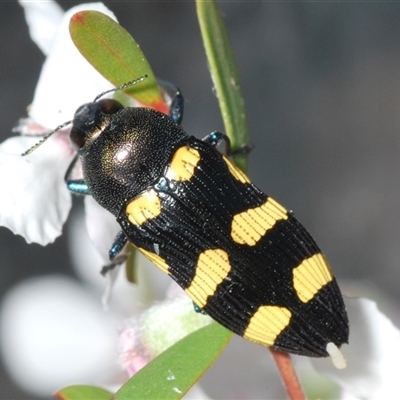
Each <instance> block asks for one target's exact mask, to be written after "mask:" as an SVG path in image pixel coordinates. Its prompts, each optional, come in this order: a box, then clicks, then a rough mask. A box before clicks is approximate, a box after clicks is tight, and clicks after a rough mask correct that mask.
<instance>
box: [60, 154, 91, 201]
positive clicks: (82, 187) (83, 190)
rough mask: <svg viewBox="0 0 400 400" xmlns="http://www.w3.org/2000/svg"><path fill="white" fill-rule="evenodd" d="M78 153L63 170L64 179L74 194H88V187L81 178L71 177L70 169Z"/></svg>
mask: <svg viewBox="0 0 400 400" xmlns="http://www.w3.org/2000/svg"><path fill="white" fill-rule="evenodd" d="M78 159H79V155H78V154H77V155H76V156H75V157H74V159H73V160H72V162H71V164H70V165H69V167H68V169H67V171H66V172H65V176H64V181H65V183H66V184H67V188H68V189H69V190H70V191H71V192H72V193H75V194H90V190H89V187H88V185H87V183H86V182H85V181H84V180H83V179H71V176H72V171H73V170H74V167H75V165H76V163H77V162H78Z"/></svg>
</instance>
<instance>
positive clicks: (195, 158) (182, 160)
mask: <svg viewBox="0 0 400 400" xmlns="http://www.w3.org/2000/svg"><path fill="white" fill-rule="evenodd" d="M199 161H200V153H199V152H198V151H197V150H196V149H194V148H193V147H188V146H183V147H180V148H179V149H178V150H177V151H176V152H175V154H174V156H173V158H172V161H171V164H170V165H169V167H168V169H167V172H166V173H165V176H166V177H167V178H168V179H171V180H174V181H187V180H189V179H190V178H191V177H192V176H193V174H194V171H195V169H196V166H197V164H198V162H199Z"/></svg>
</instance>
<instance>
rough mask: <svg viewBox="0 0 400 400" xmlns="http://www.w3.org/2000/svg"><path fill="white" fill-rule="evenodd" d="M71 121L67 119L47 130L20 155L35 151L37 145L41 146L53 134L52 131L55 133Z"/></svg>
mask: <svg viewBox="0 0 400 400" xmlns="http://www.w3.org/2000/svg"><path fill="white" fill-rule="evenodd" d="M71 122H72V121H67V122H64V123H63V124H61V125H59V126H57V128H56V129H53V130H52V131H51V132H49V133H48V134H47V135H45V136H43V138H42V139H41V140H39V142H37V143H36V144H34V145H33V146H32V147H31V148H29V149H28V150H26V151H25V152H23V153H22V154H21V156H27V155H28V154H31V153H32V152H33V151H35V150H36V149H37V148H38V147H39V146H41V145H42V144H43V143H44V142H45V141H46V140H47V139H48V138H49V137H50V136H52V135H53V133H56V132H57V131H59V130H60V129H62V128H64V127H66V126H67V125H69V124H70V123H71Z"/></svg>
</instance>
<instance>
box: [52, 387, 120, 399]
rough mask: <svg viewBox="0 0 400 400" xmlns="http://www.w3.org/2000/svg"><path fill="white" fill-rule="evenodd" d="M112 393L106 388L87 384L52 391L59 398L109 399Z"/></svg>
mask: <svg viewBox="0 0 400 400" xmlns="http://www.w3.org/2000/svg"><path fill="white" fill-rule="evenodd" d="M112 395H113V394H112V393H111V392H109V391H108V390H105V389H102V388H99V387H96V386H87V385H73V386H67V387H65V388H63V389H61V390H59V391H58V392H56V393H54V397H55V398H57V399H60V400H89V399H96V400H110V399H111V397H112Z"/></svg>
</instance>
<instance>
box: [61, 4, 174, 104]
mask: <svg viewBox="0 0 400 400" xmlns="http://www.w3.org/2000/svg"><path fill="white" fill-rule="evenodd" d="M69 30H70V34H71V38H72V40H73V42H74V43H75V46H76V47H77V48H78V50H79V51H80V52H81V54H82V55H83V56H84V57H85V58H86V60H88V61H89V63H90V64H91V65H92V66H93V67H94V68H96V69H97V71H99V72H100V73H101V74H102V75H103V76H104V77H105V78H106V79H108V80H109V81H110V82H112V83H113V84H114V85H115V86H119V85H121V84H123V83H126V82H129V81H131V80H134V79H136V78H139V77H140V76H143V75H147V76H148V78H147V79H146V80H145V81H144V82H143V83H141V84H140V85H137V86H136V85H135V86H132V87H130V88H129V89H126V90H125V92H126V93H127V94H129V95H130V96H132V97H134V98H135V99H136V100H138V101H140V102H141V103H143V104H144V105H146V106H148V107H151V108H155V109H156V110H159V111H161V112H167V106H166V105H165V103H164V100H163V98H162V95H161V92H160V90H159V88H158V84H157V81H156V78H155V76H154V73H153V71H152V70H151V67H150V65H149V63H148V62H147V60H146V57H145V56H144V54H143V52H142V51H141V50H140V47H139V45H138V44H137V43H136V42H135V41H134V40H133V38H132V37H131V35H130V34H129V33H128V32H127V31H126V30H125V29H124V28H122V27H121V26H120V25H119V24H118V23H117V22H115V21H114V20H113V19H112V18H110V17H108V16H107V15H104V14H103V13H101V12H99V11H80V12H78V13H76V14H74V15H73V16H72V18H71V21H70V25H69Z"/></svg>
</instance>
